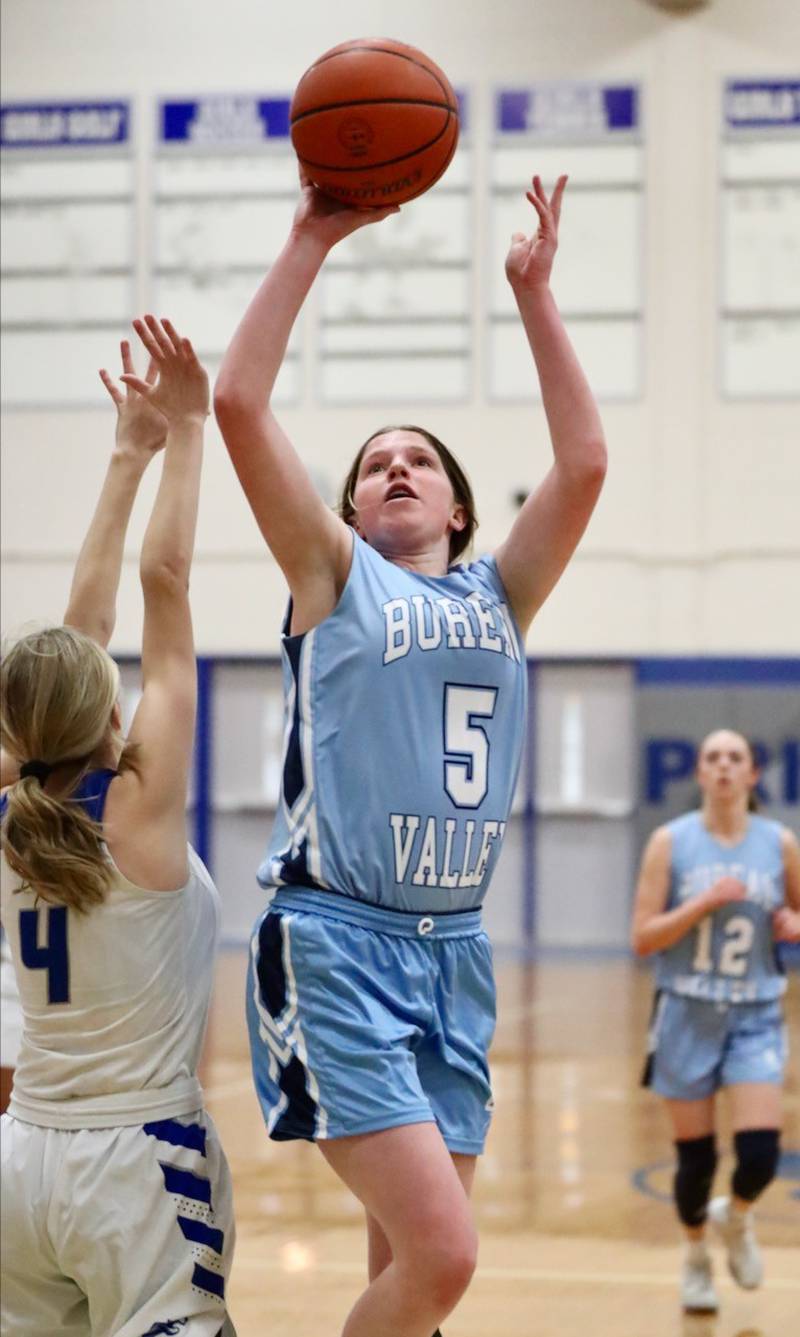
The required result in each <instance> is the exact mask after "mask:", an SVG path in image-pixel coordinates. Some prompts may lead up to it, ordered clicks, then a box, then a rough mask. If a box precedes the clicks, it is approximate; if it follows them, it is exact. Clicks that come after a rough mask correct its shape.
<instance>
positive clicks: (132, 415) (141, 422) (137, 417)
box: [100, 339, 167, 461]
mask: <svg viewBox="0 0 800 1337" xmlns="http://www.w3.org/2000/svg"><path fill="white" fill-rule="evenodd" d="M119 347H120V353H121V354H122V371H123V375H128V376H132V375H135V367H134V365H133V358H132V357H131V346H130V344H129V343H128V340H127V339H123V340H122V342H121V343H120V346H119ZM157 376H158V368H157V366H156V364H155V362H154V360H153V358H150V361H149V363H148V366H147V371H146V372H145V374H144V384H145V385H148V386H152V385H155V382H156V378H157ZM100 380H101V381H102V382H103V385H104V386H105V387H106V390H107V391H108V393H109V395H110V396H111V399H112V400H113V402H114V407H115V408H116V410H117V431H116V447H115V448H116V450H117V452H118V453H120V454H124V455H128V454H130V455H134V456H141V457H142V458H143V459H144V460H145V461H147V460H149V459H150V458H151V456H153V455H154V454H155V452H156V451H157V450H161V449H162V448H163V446H164V442H165V441H166V439H167V420H166V418H165V417H164V415H163V413H159V411H158V409H157V408H155V407H154V405H153V404H151V403H150V402H149V401H148V400H147V399H145V398H144V397H143V396H142V395H140V394H138V393H137V391H136V390H135V389H134V388H133V387H132V386H131V385H126V386H125V389H124V392H123V391H122V390H120V388H119V386H118V385H117V383H116V382H115V381H114V379H113V378H112V377H111V376H110V375H109V373H108V372H107V371H106V369H105V367H103V368H101V370H100Z"/></svg>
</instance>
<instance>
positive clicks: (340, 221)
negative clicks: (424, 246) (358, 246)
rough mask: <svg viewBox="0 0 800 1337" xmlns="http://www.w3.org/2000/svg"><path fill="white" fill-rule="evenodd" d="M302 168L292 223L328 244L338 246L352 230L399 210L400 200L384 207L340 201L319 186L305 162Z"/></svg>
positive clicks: (300, 230)
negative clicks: (363, 205) (297, 201)
mask: <svg viewBox="0 0 800 1337" xmlns="http://www.w3.org/2000/svg"><path fill="white" fill-rule="evenodd" d="M299 169H300V202H299V204H298V206H297V209H296V210H295V215H294V222H293V224H292V227H293V228H294V230H295V232H300V233H311V234H312V235H314V236H316V237H318V238H319V239H320V241H324V243H325V245H326V246H329V247H330V246H335V244H336V242H337V241H342V239H343V238H344V237H348V236H349V235H350V233H351V232H357V231H358V229H359V228H362V227H366V226H367V225H368V224H369V223H380V222H382V220H383V219H384V218H388V217H389V215H390V214H397V213H399V212H400V206H399V204H389V205H386V207H385V208H383V209H354V208H352V206H351V205H349V204H343V203H340V201H339V200H334V199H332V198H331V196H330V195H324V194H323V193H322V191H321V190H318V189H317V187H316V186H315V185H314V183H313V181H312V180H311V178H310V176H309V175H308V173H307V172H306V170H305V168H304V167H303V166H302V164H299Z"/></svg>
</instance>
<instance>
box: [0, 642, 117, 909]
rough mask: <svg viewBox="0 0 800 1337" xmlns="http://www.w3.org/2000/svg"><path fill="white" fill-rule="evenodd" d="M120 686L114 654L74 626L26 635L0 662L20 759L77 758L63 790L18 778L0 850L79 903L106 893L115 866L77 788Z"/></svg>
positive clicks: (63, 762)
mask: <svg viewBox="0 0 800 1337" xmlns="http://www.w3.org/2000/svg"><path fill="white" fill-rule="evenodd" d="M118 689H119V673H118V671H117V667H116V665H115V663H114V661H113V660H112V659H111V657H110V656H109V655H108V654H106V652H105V650H103V649H102V647H101V646H99V645H98V644H97V643H96V641H93V640H91V638H90V637H88V636H84V635H83V633H82V632H79V631H76V630H75V629H74V628H72V627H51V628H48V629H47V630H45V631H39V632H33V633H31V634H30V635H28V636H25V637H23V638H22V639H21V640H19V641H17V643H16V644H15V645H13V646H12V648H11V649H10V650H9V651H8V653H7V654H6V655H5V656H4V658H3V664H2V670H1V671H0V720H1V722H2V733H3V746H4V747H5V748H7V750H8V751H9V752H10V753H11V755H12V756H14V757H17V758H18V759H20V760H21V761H31V760H33V759H35V760H37V761H41V762H43V763H45V766H46V767H49V768H51V769H52V768H55V767H57V766H65V767H67V766H70V767H75V768H76V769H75V772H74V774H73V775H72V776H71V777H70V784H69V788H68V789H67V790H66V791H64V792H61V793H58V794H49V793H47V792H46V791H45V789H44V785H43V783H42V779H41V777H39V778H37V777H36V776H35V775H26V776H25V777H24V778H21V779H19V780H18V781H17V782H16V784H14V785H12V786H11V788H10V789H9V790H8V793H7V796H6V797H7V808H6V812H5V815H4V817H3V823H2V847H3V853H4V855H5V858H6V862H7V863H8V865H9V867H10V868H11V869H12V870H13V871H14V872H15V873H16V874H17V875H18V876H19V877H20V878H21V879H22V882H23V884H24V885H25V886H26V887H30V888H31V889H32V890H34V891H35V892H36V893H37V894H38V895H40V896H41V897H42V898H43V899H44V900H47V901H53V902H56V903H58V904H59V905H67V906H70V907H71V908H73V909H75V910H77V911H79V912H84V911H87V910H89V909H91V907H92V906H93V905H98V904H99V903H100V902H101V901H103V900H104V898H105V896H106V893H107V891H108V887H109V883H110V879H111V872H112V869H111V865H110V864H109V861H108V859H107V857H106V853H105V847H104V844H103V832H102V827H101V826H100V825H99V823H97V822H95V821H93V820H92V819H91V817H89V816H88V814H87V813H86V812H85V810H84V809H83V807H82V806H81V805H80V803H79V802H78V801H77V800H76V799H74V798H72V797H71V795H72V794H73V793H74V791H75V789H76V787H77V786H78V785H79V784H80V782H81V780H82V779H83V777H84V776H85V775H86V773H87V772H88V771H89V769H90V768H91V764H92V757H93V754H94V752H95V751H96V750H97V749H98V748H99V746H100V745H101V743H103V742H104V740H105V739H106V738H107V737H108V735H109V729H110V725H111V714H112V711H113V709H114V705H115V702H116V699H117V693H118Z"/></svg>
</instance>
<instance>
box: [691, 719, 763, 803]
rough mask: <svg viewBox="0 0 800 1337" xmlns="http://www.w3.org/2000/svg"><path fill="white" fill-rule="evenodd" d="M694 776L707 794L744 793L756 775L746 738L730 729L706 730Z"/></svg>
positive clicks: (728, 795)
mask: <svg viewBox="0 0 800 1337" xmlns="http://www.w3.org/2000/svg"><path fill="white" fill-rule="evenodd" d="M697 779H698V783H699V785H700V788H701V789H702V791H703V793H704V794H706V795H708V797H709V798H716V799H738V798H742V797H746V796H747V795H748V794H749V793H750V790H751V789H752V788H753V785H754V784H755V783H756V780H757V779H758V772H757V771H756V768H755V766H754V765H753V758H752V756H751V754H750V748H749V747H748V744H747V741H746V739H744V738H742V736H741V734H738V733H733V731H732V730H730V729H719V730H718V731H717V732H716V733H712V734H709V736H708V738H706V739H705V741H704V742H703V744H702V746H701V748H700V755H699V758H698V762H697Z"/></svg>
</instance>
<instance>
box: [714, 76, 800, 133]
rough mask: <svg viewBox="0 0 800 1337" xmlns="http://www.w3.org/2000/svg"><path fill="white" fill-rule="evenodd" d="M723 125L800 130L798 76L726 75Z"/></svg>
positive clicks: (736, 128)
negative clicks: (791, 77)
mask: <svg viewBox="0 0 800 1337" xmlns="http://www.w3.org/2000/svg"><path fill="white" fill-rule="evenodd" d="M724 115H725V128H726V130H728V131H731V130H734V131H735V130H795V131H798V130H800V79H729V80H728V82H727V83H726V85H725V108H724Z"/></svg>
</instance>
